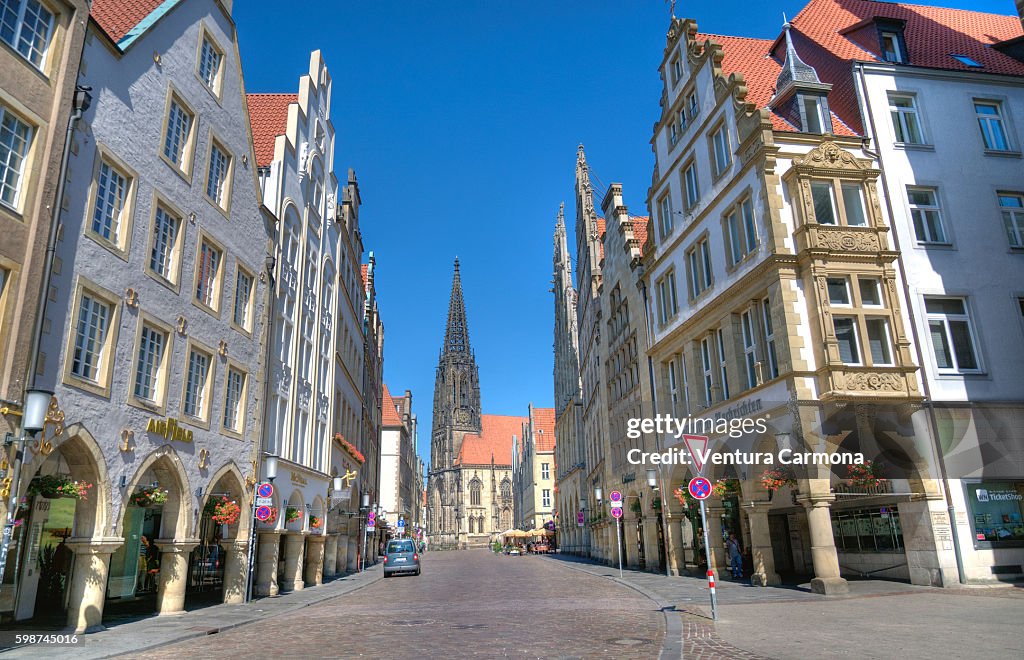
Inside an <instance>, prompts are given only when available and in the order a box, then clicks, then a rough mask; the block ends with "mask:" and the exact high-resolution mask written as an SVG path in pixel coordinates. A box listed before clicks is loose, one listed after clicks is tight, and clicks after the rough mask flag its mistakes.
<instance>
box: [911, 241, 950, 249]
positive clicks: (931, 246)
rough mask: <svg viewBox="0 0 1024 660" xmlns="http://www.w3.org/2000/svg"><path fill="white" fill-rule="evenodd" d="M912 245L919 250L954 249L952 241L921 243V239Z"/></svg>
mask: <svg viewBox="0 0 1024 660" xmlns="http://www.w3.org/2000/svg"><path fill="white" fill-rule="evenodd" d="M914 247H916V248H918V249H921V250H951V251H952V250H956V247H955V246H954V245H953V244H952V243H922V242H921V241H916V242H915V246H914Z"/></svg>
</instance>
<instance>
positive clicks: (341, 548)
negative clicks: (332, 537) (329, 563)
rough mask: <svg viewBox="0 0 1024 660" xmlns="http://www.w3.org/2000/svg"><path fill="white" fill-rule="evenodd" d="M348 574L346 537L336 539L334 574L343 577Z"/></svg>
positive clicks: (344, 535)
mask: <svg viewBox="0 0 1024 660" xmlns="http://www.w3.org/2000/svg"><path fill="white" fill-rule="evenodd" d="M346 572H348V535H346V534H342V535H340V536H339V537H338V554H337V556H336V557H335V558H334V574H335V575H343V574H344V573H346Z"/></svg>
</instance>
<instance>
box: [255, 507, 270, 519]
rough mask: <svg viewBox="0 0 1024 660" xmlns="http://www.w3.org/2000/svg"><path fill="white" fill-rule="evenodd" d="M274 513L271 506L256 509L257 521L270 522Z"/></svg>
mask: <svg viewBox="0 0 1024 660" xmlns="http://www.w3.org/2000/svg"><path fill="white" fill-rule="evenodd" d="M272 513H273V511H271V509H270V507H269V506H258V507H256V520H259V521H260V522H263V521H264V520H268V519H269V518H270V516H271V514H272Z"/></svg>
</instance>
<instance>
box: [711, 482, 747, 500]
mask: <svg viewBox="0 0 1024 660" xmlns="http://www.w3.org/2000/svg"><path fill="white" fill-rule="evenodd" d="M739 492H740V480H739V479H719V480H718V481H716V482H715V485H714V486H712V487H711V494H712V495H714V496H715V497H728V496H729V495H738V494H739Z"/></svg>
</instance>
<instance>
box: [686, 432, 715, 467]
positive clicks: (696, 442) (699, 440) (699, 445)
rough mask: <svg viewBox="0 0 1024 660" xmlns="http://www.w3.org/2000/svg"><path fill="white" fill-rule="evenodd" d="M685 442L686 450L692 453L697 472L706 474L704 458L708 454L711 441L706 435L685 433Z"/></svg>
mask: <svg viewBox="0 0 1024 660" xmlns="http://www.w3.org/2000/svg"><path fill="white" fill-rule="evenodd" d="M683 442H684V443H686V452H687V453H688V454H689V455H690V459H691V460H692V461H693V467H694V468H695V469H696V470H697V474H698V475H699V476H704V459H705V458H706V457H707V456H708V446H709V445H710V444H711V441H710V440H709V439H708V437H707V436H706V435H684V436H683Z"/></svg>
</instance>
